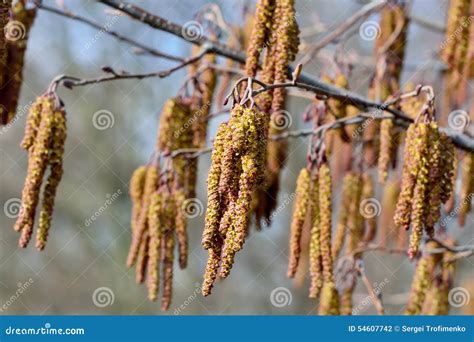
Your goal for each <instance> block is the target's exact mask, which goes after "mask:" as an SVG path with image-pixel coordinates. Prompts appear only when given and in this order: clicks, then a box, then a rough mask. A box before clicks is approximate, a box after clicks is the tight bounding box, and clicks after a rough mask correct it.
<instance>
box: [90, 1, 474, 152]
mask: <svg viewBox="0 0 474 342" xmlns="http://www.w3.org/2000/svg"><path fill="white" fill-rule="evenodd" d="M98 1H99V2H101V3H103V4H105V5H107V6H110V7H112V8H115V9H117V10H120V11H122V12H123V13H125V14H127V15H129V16H130V17H132V18H134V19H136V20H139V21H141V22H143V23H145V24H147V25H149V26H150V27H153V28H155V29H158V30H162V31H166V32H169V33H171V34H173V35H175V36H177V37H180V38H181V39H185V40H186V37H184V34H183V27H182V26H181V25H178V24H175V23H173V22H171V21H169V20H166V19H163V18H161V17H159V16H156V15H154V14H151V13H149V12H147V11H145V10H143V9H141V8H139V7H137V6H134V5H131V4H128V3H126V2H123V1H119V0H98ZM188 41H189V40H188ZM190 42H191V43H193V44H197V45H203V44H205V43H208V44H209V46H210V49H211V51H212V52H213V53H216V54H218V55H220V56H223V57H227V58H230V59H232V60H234V61H236V62H239V63H242V64H243V63H245V57H246V56H245V54H243V53H241V52H239V51H236V50H233V49H231V48H229V47H228V46H226V45H224V44H221V43H218V42H213V41H211V40H210V39H209V38H208V37H206V36H205V35H199V36H198V37H195V38H193V39H192V41H190ZM288 71H289V75H291V73H292V72H293V69H292V68H289V69H288ZM299 81H300V82H301V83H304V84H307V85H309V86H312V87H313V88H314V90H317V91H318V93H322V94H326V95H328V96H333V97H338V98H341V99H347V100H348V101H350V102H352V103H353V104H354V105H356V106H357V105H359V106H363V107H367V105H368V104H370V105H368V107H379V108H380V107H381V106H382V104H377V103H374V102H371V101H369V100H367V99H365V98H363V97H362V96H360V95H358V94H355V93H352V92H350V91H347V90H344V89H342V88H339V87H335V86H332V85H329V84H327V83H325V82H323V81H321V80H319V79H315V78H313V77H311V76H309V75H306V74H304V73H301V75H300V76H299ZM291 86H292V87H295V84H293V83H292V85H291ZM387 110H388V111H389V112H391V113H392V114H394V115H395V112H397V113H398V114H400V115H403V116H405V117H408V116H407V115H405V114H404V113H403V112H401V111H397V110H395V109H387ZM409 122H411V119H410V120H409ZM443 131H444V132H445V133H446V134H447V135H448V136H449V137H450V139H451V140H452V141H453V143H454V144H455V145H456V146H457V147H459V148H461V149H463V150H467V151H471V152H474V139H471V138H469V137H468V136H466V135H465V134H462V133H459V132H456V131H455V130H453V129H449V128H445V129H443Z"/></svg>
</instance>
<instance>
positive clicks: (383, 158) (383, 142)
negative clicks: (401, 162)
mask: <svg viewBox="0 0 474 342" xmlns="http://www.w3.org/2000/svg"><path fill="white" fill-rule="evenodd" d="M393 127H394V123H393V120H392V119H385V120H382V122H381V124H380V152H379V159H378V173H379V183H381V184H385V181H386V180H387V177H388V169H389V166H390V162H391V161H392V156H393V153H394V151H393V149H394V144H393V140H392V139H393Z"/></svg>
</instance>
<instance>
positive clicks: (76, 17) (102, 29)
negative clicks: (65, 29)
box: [35, 1, 184, 62]
mask: <svg viewBox="0 0 474 342" xmlns="http://www.w3.org/2000/svg"><path fill="white" fill-rule="evenodd" d="M35 4H36V7H37V8H39V9H41V10H44V11H47V12H50V13H54V14H57V15H60V16H62V17H65V18H69V19H72V20H75V21H78V22H81V23H83V24H86V25H89V26H91V27H93V28H95V29H97V30H99V31H100V32H104V33H106V34H108V35H110V36H112V37H115V38H117V39H118V40H120V41H122V42H125V43H127V44H130V45H132V46H134V47H136V48H138V49H141V50H143V51H145V52H147V53H149V54H150V55H152V56H156V57H161V58H165V59H169V60H171V61H176V62H183V61H184V58H181V57H177V56H173V55H170V54H167V53H164V52H161V51H158V50H156V49H154V48H152V47H149V46H146V45H144V44H142V43H139V42H136V41H134V40H133V39H131V38H128V37H125V36H122V35H121V34H119V33H117V32H115V31H112V30H110V28H108V27H106V26H102V25H101V24H97V23H95V22H93V21H92V20H89V19H87V18H84V17H81V16H79V15H77V14H74V13H72V12H66V11H62V10H60V9H58V8H54V7H50V6H47V5H43V4H42V3H41V2H38V1H37V2H35Z"/></svg>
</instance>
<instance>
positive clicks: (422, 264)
mask: <svg viewBox="0 0 474 342" xmlns="http://www.w3.org/2000/svg"><path fill="white" fill-rule="evenodd" d="M426 247H427V248H429V249H434V248H437V247H439V245H438V244H437V243H436V242H434V241H430V242H428V243H427V244H426ZM440 259H441V254H426V255H423V256H422V257H421V259H420V260H418V263H417V265H416V269H415V274H414V276H413V281H412V284H411V289H410V295H409V298H408V304H407V307H406V309H405V314H407V315H419V314H420V313H421V310H422V308H423V303H424V301H425V298H426V293H427V291H428V290H429V288H430V286H431V283H432V281H433V276H434V271H435V269H436V266H437V265H438V263H439V261H440Z"/></svg>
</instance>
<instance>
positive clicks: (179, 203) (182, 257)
mask: <svg viewBox="0 0 474 342" xmlns="http://www.w3.org/2000/svg"><path fill="white" fill-rule="evenodd" d="M173 195H174V201H175V205H176V217H175V226H176V227H175V229H176V239H177V240H178V252H179V267H180V268H181V269H184V268H186V266H187V264H188V234H187V231H186V221H187V217H186V212H185V210H184V209H185V208H184V206H185V205H186V194H185V193H184V191H183V190H182V189H177V190H176V191H175V193H174V194H173Z"/></svg>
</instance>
